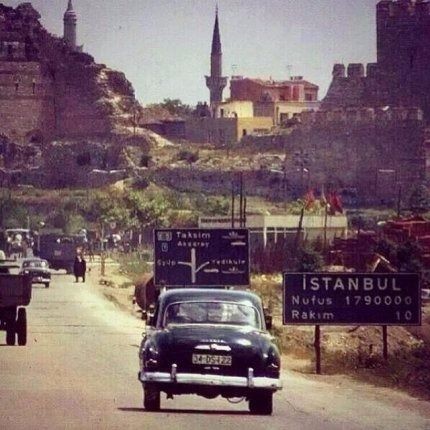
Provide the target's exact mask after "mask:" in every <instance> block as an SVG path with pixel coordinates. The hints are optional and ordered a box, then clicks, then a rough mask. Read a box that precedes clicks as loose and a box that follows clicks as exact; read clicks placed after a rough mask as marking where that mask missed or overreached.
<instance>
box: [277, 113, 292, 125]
mask: <svg viewBox="0 0 430 430" xmlns="http://www.w3.org/2000/svg"><path fill="white" fill-rule="evenodd" d="M289 119H290V115H289V114H288V113H285V112H282V113H281V114H280V115H279V122H280V123H281V124H283V123H284V122H286V121H288V120H289Z"/></svg>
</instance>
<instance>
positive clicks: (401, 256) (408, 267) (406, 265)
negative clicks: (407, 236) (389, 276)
mask: <svg viewBox="0 0 430 430" xmlns="http://www.w3.org/2000/svg"><path fill="white" fill-rule="evenodd" d="M421 254H422V249H421V247H420V246H419V245H418V244H417V243H416V242H413V241H407V242H405V243H402V244H401V245H399V247H398V248H397V266H398V269H399V271H400V272H408V273H420V272H421V271H422V268H423V265H422V263H421V260H420V256H421Z"/></svg>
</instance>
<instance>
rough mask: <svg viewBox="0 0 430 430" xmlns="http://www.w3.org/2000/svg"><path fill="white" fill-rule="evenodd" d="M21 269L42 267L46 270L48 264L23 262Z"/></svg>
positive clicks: (43, 262) (36, 261)
mask: <svg viewBox="0 0 430 430" xmlns="http://www.w3.org/2000/svg"><path fill="white" fill-rule="evenodd" d="M22 267H42V268H44V269H46V268H47V267H48V263H47V262H46V261H39V260H35V261H24V263H23V265H22Z"/></svg>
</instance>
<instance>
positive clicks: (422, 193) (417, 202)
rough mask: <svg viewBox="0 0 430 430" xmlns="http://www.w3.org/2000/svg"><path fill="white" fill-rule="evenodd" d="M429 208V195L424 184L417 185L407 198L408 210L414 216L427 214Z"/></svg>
mask: <svg viewBox="0 0 430 430" xmlns="http://www.w3.org/2000/svg"><path fill="white" fill-rule="evenodd" d="M429 207H430V193H429V190H428V188H427V187H426V186H425V185H424V184H419V185H417V186H416V187H415V188H414V189H413V190H412V193H411V195H410V197H409V209H410V210H411V211H412V212H413V213H415V214H422V213H424V212H427V211H428V210H429Z"/></svg>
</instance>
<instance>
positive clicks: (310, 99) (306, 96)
mask: <svg viewBox="0 0 430 430" xmlns="http://www.w3.org/2000/svg"><path fill="white" fill-rule="evenodd" d="M305 100H306V101H307V102H312V101H314V97H313V95H312V94H311V93H306V94H305Z"/></svg>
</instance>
